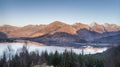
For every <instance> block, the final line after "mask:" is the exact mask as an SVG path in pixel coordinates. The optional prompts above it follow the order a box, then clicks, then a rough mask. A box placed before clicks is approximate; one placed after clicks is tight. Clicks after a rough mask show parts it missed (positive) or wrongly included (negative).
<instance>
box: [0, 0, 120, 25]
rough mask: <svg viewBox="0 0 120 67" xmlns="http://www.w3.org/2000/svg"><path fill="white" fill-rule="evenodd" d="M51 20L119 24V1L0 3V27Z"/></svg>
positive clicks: (2, 0) (17, 0) (24, 0)
mask: <svg viewBox="0 0 120 67" xmlns="http://www.w3.org/2000/svg"><path fill="white" fill-rule="evenodd" d="M53 21H62V22H65V23H67V24H74V23H76V22H81V23H84V24H91V23H93V22H97V23H99V24H104V23H110V24H118V25H120V0H0V25H4V24H9V25H15V26H24V25H28V24H34V25H36V24H49V23H51V22H53Z"/></svg>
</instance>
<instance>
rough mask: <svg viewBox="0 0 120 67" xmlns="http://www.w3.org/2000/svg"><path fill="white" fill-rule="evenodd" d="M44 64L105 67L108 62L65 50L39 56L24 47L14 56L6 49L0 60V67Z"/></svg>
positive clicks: (43, 53)
mask: <svg viewBox="0 0 120 67" xmlns="http://www.w3.org/2000/svg"><path fill="white" fill-rule="evenodd" d="M118 57H119V56H118ZM109 59H112V58H109ZM44 63H46V64H47V65H49V66H51V65H52V66H54V67H105V65H106V63H108V62H107V61H106V59H105V57H104V56H100V55H90V54H89V55H84V54H83V53H81V54H76V53H74V52H73V51H72V50H71V51H67V50H65V51H64V52H63V53H59V52H57V51H55V52H54V53H52V52H51V53H48V52H47V51H44V52H42V53H41V54H40V53H39V51H33V52H28V50H27V47H26V46H23V48H21V49H19V50H18V51H17V52H16V53H15V54H14V55H13V50H12V49H11V48H10V47H8V49H7V50H6V51H5V52H4V53H3V56H2V57H1V59H0V67H34V66H35V65H42V64H44ZM108 64H109V63H108ZM108 64H107V65H108ZM106 67H109V66H106ZM113 67H114V66H113Z"/></svg>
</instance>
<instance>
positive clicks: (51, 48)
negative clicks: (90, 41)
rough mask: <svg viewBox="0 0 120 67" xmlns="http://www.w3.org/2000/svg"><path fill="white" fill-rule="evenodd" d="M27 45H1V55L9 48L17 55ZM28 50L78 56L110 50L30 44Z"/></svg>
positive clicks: (104, 48)
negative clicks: (66, 52) (70, 52)
mask: <svg viewBox="0 0 120 67" xmlns="http://www.w3.org/2000/svg"><path fill="white" fill-rule="evenodd" d="M23 45H25V43H0V47H1V49H0V55H2V54H3V52H4V51H6V50H7V47H8V46H9V47H11V48H12V49H13V54H14V53H16V51H18V52H19V50H20V49H21V48H22V47H23ZM27 49H28V51H29V52H31V51H39V53H41V52H43V51H47V52H48V53H50V52H53V53H54V52H55V51H56V50H57V51H58V52H59V53H62V52H64V51H65V50H67V51H71V50H72V51H73V52H75V53H76V54H80V53H84V54H95V53H102V52H103V51H106V50H107V49H108V48H107V47H101V48H100V47H99V48H98V47H92V46H84V48H73V47H59V46H38V45H35V44H28V45H27Z"/></svg>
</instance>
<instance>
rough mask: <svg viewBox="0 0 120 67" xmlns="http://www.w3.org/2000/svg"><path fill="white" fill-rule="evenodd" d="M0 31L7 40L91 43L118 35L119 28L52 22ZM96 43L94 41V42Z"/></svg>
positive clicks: (5, 26) (113, 25) (3, 28)
mask: <svg viewBox="0 0 120 67" xmlns="http://www.w3.org/2000/svg"><path fill="white" fill-rule="evenodd" d="M0 31H1V32H3V33H5V34H6V35H7V36H8V37H9V38H20V37H28V38H31V39H30V40H33V41H37V42H42V43H58V42H61V43H63V42H68V41H69V42H77V43H80V42H92V41H94V40H99V39H102V38H105V37H109V36H116V35H118V34H120V32H119V31H120V26H118V25H115V24H107V23H106V24H104V25H100V24H97V23H94V24H93V25H90V26H89V25H86V24H82V23H76V24H74V25H69V24H65V23H63V22H60V21H54V22H53V23H50V24H48V25H28V26H24V27H15V26H10V25H4V26H0ZM95 42H96V41H95Z"/></svg>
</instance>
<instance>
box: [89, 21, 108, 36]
mask: <svg viewBox="0 0 120 67" xmlns="http://www.w3.org/2000/svg"><path fill="white" fill-rule="evenodd" d="M90 30H91V31H94V32H98V33H101V34H102V33H104V32H106V30H105V27H104V25H99V24H97V23H93V25H92V26H91V29H90Z"/></svg>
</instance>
